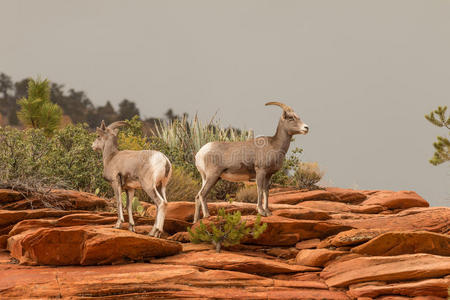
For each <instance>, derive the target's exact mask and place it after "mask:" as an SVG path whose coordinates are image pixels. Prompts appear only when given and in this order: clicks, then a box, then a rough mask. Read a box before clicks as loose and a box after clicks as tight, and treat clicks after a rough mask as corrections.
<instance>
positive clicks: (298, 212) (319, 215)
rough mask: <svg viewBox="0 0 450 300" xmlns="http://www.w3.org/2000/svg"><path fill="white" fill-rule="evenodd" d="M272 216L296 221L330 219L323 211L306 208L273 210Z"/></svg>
mask: <svg viewBox="0 0 450 300" xmlns="http://www.w3.org/2000/svg"><path fill="white" fill-rule="evenodd" d="M273 214H274V215H275V216H281V217H286V218H290V219H297V220H328V219H331V217H330V215H329V214H328V213H326V212H324V211H321V210H318V209H313V208H306V207H299V208H297V207H296V208H285V209H279V210H275V211H274V212H273Z"/></svg>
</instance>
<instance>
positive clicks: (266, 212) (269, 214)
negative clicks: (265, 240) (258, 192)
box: [264, 209, 272, 217]
mask: <svg viewBox="0 0 450 300" xmlns="http://www.w3.org/2000/svg"><path fill="white" fill-rule="evenodd" d="M271 215H272V212H271V211H270V210H268V209H266V210H264V217H268V216H271Z"/></svg>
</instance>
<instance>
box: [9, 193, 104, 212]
mask: <svg viewBox="0 0 450 300" xmlns="http://www.w3.org/2000/svg"><path fill="white" fill-rule="evenodd" d="M107 205H108V201H107V200H105V199H103V198H100V197H97V196H95V195H93V194H90V193H85V192H79V191H69V190H58V189H57V190H51V191H49V192H48V193H46V194H37V193H35V194H33V193H29V192H18V191H12V190H5V189H0V209H9V210H24V209H37V208H45V207H55V208H59V209H63V210H97V209H103V208H105V207H106V206H107Z"/></svg>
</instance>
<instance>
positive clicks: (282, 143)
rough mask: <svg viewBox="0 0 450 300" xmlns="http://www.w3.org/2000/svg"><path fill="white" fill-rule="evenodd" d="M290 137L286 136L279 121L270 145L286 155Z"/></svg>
mask: <svg viewBox="0 0 450 300" xmlns="http://www.w3.org/2000/svg"><path fill="white" fill-rule="evenodd" d="M291 140H292V135H290V134H288V133H287V131H286V129H285V128H284V126H283V124H282V123H281V120H280V121H279V122H278V127H277V132H276V133H275V135H274V136H273V138H272V145H273V146H274V147H275V148H277V149H279V150H280V151H281V152H283V153H284V154H286V153H287V152H288V150H289V146H290V145H291Z"/></svg>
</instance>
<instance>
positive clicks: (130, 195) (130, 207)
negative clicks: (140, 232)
mask: <svg viewBox="0 0 450 300" xmlns="http://www.w3.org/2000/svg"><path fill="white" fill-rule="evenodd" d="M133 198H134V189H129V190H127V211H128V230H129V231H131V232H135V229H134V218H133Z"/></svg>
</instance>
